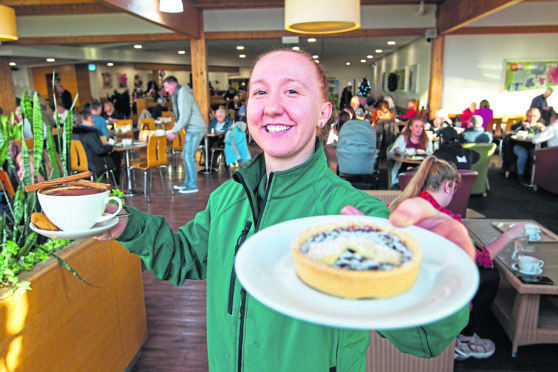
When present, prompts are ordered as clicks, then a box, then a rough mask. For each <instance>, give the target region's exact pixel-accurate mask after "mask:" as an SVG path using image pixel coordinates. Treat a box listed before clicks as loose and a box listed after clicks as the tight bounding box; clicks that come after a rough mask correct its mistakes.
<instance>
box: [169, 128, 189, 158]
mask: <svg viewBox="0 0 558 372" xmlns="http://www.w3.org/2000/svg"><path fill="white" fill-rule="evenodd" d="M185 134H186V130H185V129H182V130H181V131H180V132H178V133H177V135H176V137H174V139H173V140H172V144H171V147H170V150H171V155H172V160H173V165H174V166H176V164H174V159H175V156H174V155H175V154H182V150H183V149H184V135H185Z"/></svg>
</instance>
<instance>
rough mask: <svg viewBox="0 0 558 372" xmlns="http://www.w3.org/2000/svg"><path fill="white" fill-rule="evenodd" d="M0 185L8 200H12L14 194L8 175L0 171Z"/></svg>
mask: <svg viewBox="0 0 558 372" xmlns="http://www.w3.org/2000/svg"><path fill="white" fill-rule="evenodd" d="M0 184H1V185H2V189H3V190H4V191H5V192H6V193H7V195H8V198H10V199H13V197H14V195H15V193H14V188H13V187H12V183H11V182H10V177H8V173H6V172H4V171H3V170H0Z"/></svg>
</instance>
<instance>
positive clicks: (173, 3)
mask: <svg viewBox="0 0 558 372" xmlns="http://www.w3.org/2000/svg"><path fill="white" fill-rule="evenodd" d="M159 11H160V12H163V13H182V12H183V11H184V6H183V5H182V0H160V1H159Z"/></svg>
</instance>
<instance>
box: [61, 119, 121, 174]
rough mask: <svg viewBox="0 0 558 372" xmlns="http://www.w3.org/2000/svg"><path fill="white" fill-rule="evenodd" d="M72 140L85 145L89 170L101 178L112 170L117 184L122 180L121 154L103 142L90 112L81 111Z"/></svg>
mask: <svg viewBox="0 0 558 372" xmlns="http://www.w3.org/2000/svg"><path fill="white" fill-rule="evenodd" d="M72 139H73V140H79V141H80V142H81V143H82V144H83V148H84V149H85V153H86V154H87V164H88V166H89V170H90V171H91V172H93V173H94V174H95V176H97V177H99V176H100V175H102V174H103V173H105V171H107V170H109V169H112V170H113V172H114V177H115V180H114V181H115V182H116V184H117V185H118V182H119V180H120V163H121V161H122V157H121V155H120V153H119V152H117V151H112V145H109V144H103V142H101V132H100V131H99V130H98V129H96V128H95V127H94V123H93V117H92V116H91V112H90V111H88V110H81V111H80V112H79V114H77V115H76V117H75V119H74V129H73V130H72Z"/></svg>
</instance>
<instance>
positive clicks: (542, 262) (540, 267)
mask: <svg viewBox="0 0 558 372" xmlns="http://www.w3.org/2000/svg"><path fill="white" fill-rule="evenodd" d="M543 265H544V261H541V262H539V269H542V267H543Z"/></svg>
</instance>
